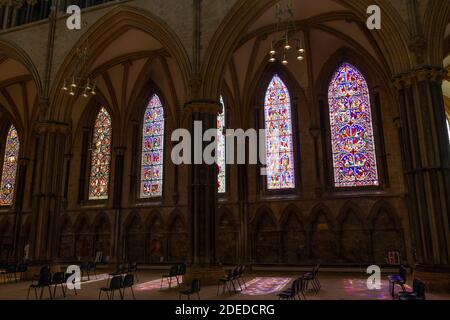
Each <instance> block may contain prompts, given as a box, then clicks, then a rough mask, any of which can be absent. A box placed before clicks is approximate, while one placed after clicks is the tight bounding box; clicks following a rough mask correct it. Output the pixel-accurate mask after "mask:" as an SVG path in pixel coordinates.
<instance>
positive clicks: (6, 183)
mask: <svg viewBox="0 0 450 320" xmlns="http://www.w3.org/2000/svg"><path fill="white" fill-rule="evenodd" d="M19 149H20V142H19V136H18V134H17V130H16V128H15V127H14V126H11V127H10V128H9V130H8V135H7V136H6V144H5V155H4V157H3V168H2V180H1V184H0V187H1V190H0V206H12V205H13V202H14V191H15V188H16V175H17V164H18V159H19Z"/></svg>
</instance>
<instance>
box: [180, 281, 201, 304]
mask: <svg viewBox="0 0 450 320" xmlns="http://www.w3.org/2000/svg"><path fill="white" fill-rule="evenodd" d="M200 290H201V284H200V279H194V280H192V285H191V287H190V288H189V289H187V290H183V291H180V297H179V299H180V300H181V297H182V296H187V298H188V300H191V296H192V295H195V294H196V295H197V297H198V300H201V299H200Z"/></svg>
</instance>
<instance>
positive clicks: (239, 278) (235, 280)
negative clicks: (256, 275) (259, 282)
mask: <svg viewBox="0 0 450 320" xmlns="http://www.w3.org/2000/svg"><path fill="white" fill-rule="evenodd" d="M246 269H247V267H246V266H236V267H234V268H233V269H231V270H229V271H228V274H227V275H225V276H224V277H223V278H221V279H219V283H218V285H217V296H219V290H220V287H221V286H222V294H225V292H226V291H228V293H229V294H230V295H232V291H231V287H233V292H234V293H237V292H238V291H237V286H236V284H237V285H238V286H239V290H240V291H242V287H244V289H246V288H247V284H246V282H245V279H244V275H245V271H246ZM241 282H242V284H241Z"/></svg>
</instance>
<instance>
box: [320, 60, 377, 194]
mask: <svg viewBox="0 0 450 320" xmlns="http://www.w3.org/2000/svg"><path fill="white" fill-rule="evenodd" d="M328 99H329V111H330V129H331V143H332V149H333V166H334V182H335V186H336V187H337V188H350V187H366V186H378V185H379V181H378V170H377V159H376V152H375V141H374V135H373V125H372V111H371V106H370V96H369V88H368V86H367V82H366V80H365V78H364V76H363V75H362V74H361V72H359V70H358V69H356V68H355V67H354V66H352V65H351V64H348V63H344V64H342V65H341V66H340V67H339V69H338V70H337V71H336V73H335V74H334V76H333V78H332V80H331V83H330V87H329V91H328Z"/></svg>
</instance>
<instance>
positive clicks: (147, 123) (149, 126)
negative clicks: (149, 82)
mask: <svg viewBox="0 0 450 320" xmlns="http://www.w3.org/2000/svg"><path fill="white" fill-rule="evenodd" d="M163 164H164V108H163V105H162V103H161V100H160V99H159V97H158V96H157V95H156V94H155V95H153V96H152V98H151V99H150V102H149V104H148V106H147V109H146V110H145V115H144V124H143V132H142V164H141V198H142V199H148V198H155V197H161V196H162V192H163V170H164V166H163Z"/></svg>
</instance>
